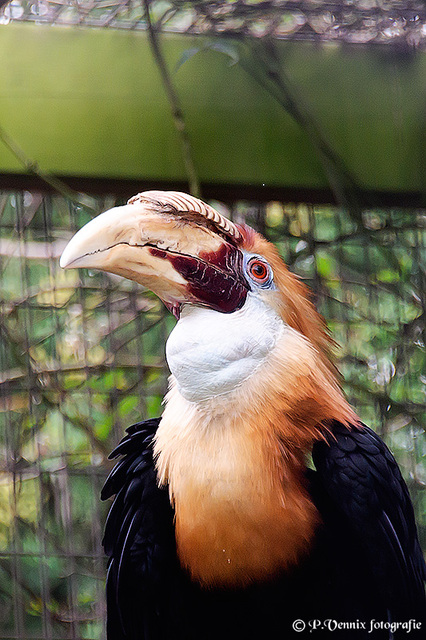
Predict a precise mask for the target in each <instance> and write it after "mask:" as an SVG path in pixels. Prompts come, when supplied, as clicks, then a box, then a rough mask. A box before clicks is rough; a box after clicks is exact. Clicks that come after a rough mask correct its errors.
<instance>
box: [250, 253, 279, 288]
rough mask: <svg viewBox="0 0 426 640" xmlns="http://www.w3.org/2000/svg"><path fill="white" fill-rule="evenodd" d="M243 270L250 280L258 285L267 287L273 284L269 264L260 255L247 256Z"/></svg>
mask: <svg viewBox="0 0 426 640" xmlns="http://www.w3.org/2000/svg"><path fill="white" fill-rule="evenodd" d="M245 263H246V264H245V270H246V273H247V276H248V277H249V278H250V280H251V282H252V283H253V284H255V285H257V286H258V287H261V288H267V287H270V286H271V285H273V273H272V269H271V267H270V266H269V264H268V263H267V262H266V260H264V258H262V257H261V256H256V255H255V256H253V255H252V256H247V255H246V258H245Z"/></svg>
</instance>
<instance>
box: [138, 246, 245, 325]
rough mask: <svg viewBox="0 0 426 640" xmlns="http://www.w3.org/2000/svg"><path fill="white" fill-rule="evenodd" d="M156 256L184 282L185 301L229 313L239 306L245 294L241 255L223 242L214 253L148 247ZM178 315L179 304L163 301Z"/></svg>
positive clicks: (234, 248)
mask: <svg viewBox="0 0 426 640" xmlns="http://www.w3.org/2000/svg"><path fill="white" fill-rule="evenodd" d="M150 252H151V254H152V255H153V256H155V257H157V258H163V259H164V260H168V261H169V262H170V263H171V264H172V265H173V268H174V269H175V270H176V271H177V272H178V273H180V275H181V276H182V277H183V278H184V279H185V280H186V281H187V283H188V284H187V292H188V302H196V303H197V304H201V305H203V306H206V307H209V308H210V309H215V310H216V311H221V312H222V313H232V312H233V311H235V310H236V309H240V308H241V307H242V306H243V304H244V302H245V300H246V297H247V292H248V283H247V281H246V279H245V278H244V276H243V257H242V254H241V251H239V249H238V248H237V247H235V246H233V245H231V244H229V243H228V242H224V243H223V244H222V246H221V247H220V249H219V250H218V251H216V252H211V253H207V252H204V253H201V254H200V256H199V257H194V256H186V255H182V254H178V253H173V252H171V251H164V250H163V249H157V248H154V247H151V248H150ZM166 306H167V307H168V308H169V310H170V311H171V312H172V313H173V314H174V315H175V316H176V317H178V312H179V306H178V305H176V304H173V303H168V302H166Z"/></svg>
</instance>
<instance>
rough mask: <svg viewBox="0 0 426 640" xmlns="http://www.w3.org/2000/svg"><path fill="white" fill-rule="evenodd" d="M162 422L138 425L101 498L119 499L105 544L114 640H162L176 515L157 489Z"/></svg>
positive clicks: (118, 452) (115, 453)
mask: <svg viewBox="0 0 426 640" xmlns="http://www.w3.org/2000/svg"><path fill="white" fill-rule="evenodd" d="M158 423H159V420H147V421H146V422H142V423H138V424H136V425H133V426H132V427H130V428H129V429H128V430H127V435H126V436H125V437H124V438H123V439H122V441H121V442H120V444H119V445H118V446H117V447H116V448H115V449H114V451H113V452H112V454H111V456H110V457H111V458H115V457H118V456H120V455H121V456H123V457H122V458H121V460H119V461H118V463H117V464H116V466H115V467H114V469H113V470H112V471H111V473H110V475H109V476H108V478H107V480H106V482H105V485H104V487H103V490H102V494H101V495H102V499H104V500H105V499H107V498H110V497H111V496H113V495H115V500H114V503H113V505H112V507H111V510H110V512H109V515H108V518H107V522H106V526H105V534H104V540H103V545H104V548H105V552H106V554H107V555H108V556H109V558H110V561H109V567H108V576H107V603H108V620H107V635H108V638H113V639H114V640H124V639H126V640H147V639H149V638H153V637H161V633H162V632H161V629H160V627H161V624H162V620H161V617H162V616H161V607H162V605H164V604H165V602H167V596H166V595H165V593H164V589H165V588H166V585H167V573H168V572H169V571H170V570H171V567H173V566H174V556H175V546H174V534H173V511H172V508H171V506H170V502H169V497H168V492H167V491H166V490H164V489H161V488H159V487H158V486H157V481H156V474H155V469H154V464H153V458H152V439H153V436H154V434H155V431H156V429H157V426H158Z"/></svg>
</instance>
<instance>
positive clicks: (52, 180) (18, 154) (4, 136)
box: [0, 127, 94, 210]
mask: <svg viewBox="0 0 426 640" xmlns="http://www.w3.org/2000/svg"><path fill="white" fill-rule="evenodd" d="M0 141H1V142H2V143H3V144H4V146H5V147H6V148H7V149H9V151H10V152H11V153H12V154H13V155H14V156H15V158H16V159H17V160H19V162H20V163H21V164H22V166H23V167H24V169H25V170H26V171H27V172H28V173H32V174H33V175H36V176H37V177H38V178H40V179H41V180H43V182H45V183H46V184H48V185H49V186H50V187H52V189H54V190H55V191H57V192H58V193H60V194H61V195H62V196H63V197H64V198H68V199H69V200H71V201H72V202H75V203H76V204H81V205H84V206H85V207H86V208H88V209H92V210H93V209H94V207H93V204H92V203H91V198H90V197H89V196H87V195H85V194H83V193H79V192H78V191H74V189H71V187H69V186H68V185H67V184H66V183H65V182H63V181H62V180H60V179H59V178H57V177H56V176H53V175H51V174H50V173H45V172H44V171H42V170H41V169H40V167H39V166H38V164H37V163H36V162H34V161H33V160H31V159H30V158H29V157H28V156H27V155H26V153H25V152H24V151H23V149H21V147H20V146H19V145H18V144H17V142H15V140H14V139H13V138H12V137H11V136H10V135H9V134H8V133H6V131H5V130H4V129H3V127H0Z"/></svg>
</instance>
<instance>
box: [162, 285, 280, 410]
mask: <svg viewBox="0 0 426 640" xmlns="http://www.w3.org/2000/svg"><path fill="white" fill-rule="evenodd" d="M285 327H286V325H285V323H284V322H283V320H282V319H281V318H280V317H279V315H278V314H277V313H276V312H275V311H274V310H273V309H272V308H271V307H270V306H269V305H267V304H266V303H265V302H263V300H262V299H261V297H260V296H258V295H255V294H250V293H249V294H248V296H247V299H246V302H245V304H244V306H243V307H242V309H239V310H238V311H234V312H233V313H221V312H219V311H213V310H212V309H206V308H205V307H198V306H195V305H184V307H183V308H182V312H181V316H180V319H179V322H178V323H177V325H176V327H175V328H174V329H173V331H172V333H171V334H170V337H169V339H168V341H167V345H166V358H167V362H168V365H169V367H170V371H171V372H172V374H173V375H174V377H175V378H176V382H177V387H178V390H179V392H180V393H181V395H182V396H183V397H184V398H185V399H186V400H190V401H192V402H200V401H203V400H208V399H211V398H214V397H216V396H219V395H223V394H225V393H228V392H230V391H232V390H233V389H235V387H237V386H239V385H241V384H242V383H243V382H244V381H245V380H247V378H249V377H250V376H251V375H253V373H254V372H255V371H256V370H257V369H258V368H259V366H260V365H261V364H262V363H263V362H264V361H265V360H266V358H267V357H268V354H269V353H270V351H271V350H272V349H273V348H274V346H275V344H276V342H277V340H278V339H279V337H280V336H281V335H282V333H283V331H284V329H285Z"/></svg>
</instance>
